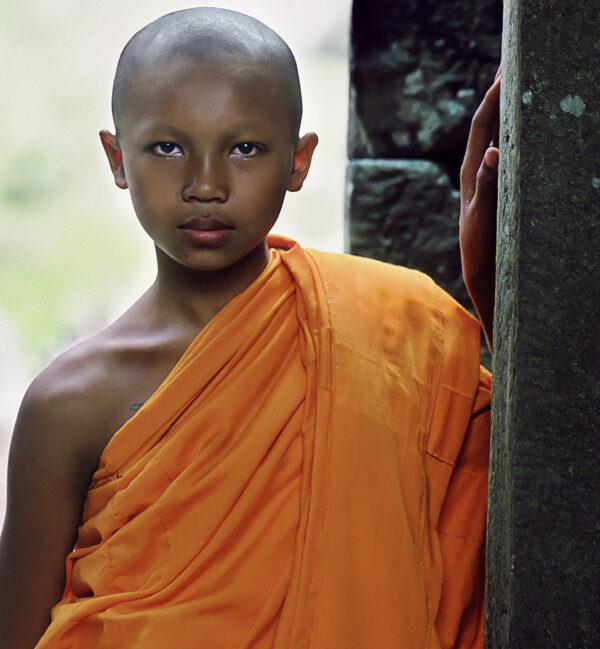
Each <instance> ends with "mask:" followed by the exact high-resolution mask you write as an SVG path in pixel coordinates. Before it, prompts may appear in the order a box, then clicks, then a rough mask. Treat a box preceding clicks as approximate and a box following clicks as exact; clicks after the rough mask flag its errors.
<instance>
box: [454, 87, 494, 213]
mask: <svg viewBox="0 0 600 649" xmlns="http://www.w3.org/2000/svg"><path fill="white" fill-rule="evenodd" d="M500 81H501V77H500V76H499V77H498V78H497V79H496V81H494V84H493V85H492V87H491V88H490V89H489V90H488V91H487V93H486V94H485V97H484V99H483V101H482V102H481V105H480V106H479V108H478V109H477V112H476V113H475V115H474V117H473V120H472V122H471V130H470V132H469V139H468V141H467V150H466V153H465V159H464V161H463V165H462V168H461V192H462V193H463V197H464V199H465V200H467V201H470V200H471V198H472V196H473V193H474V191H475V176H476V174H477V170H478V169H479V167H480V165H481V162H482V159H483V156H484V154H485V152H486V150H487V149H488V147H489V145H490V142H491V141H492V139H493V138H494V131H495V128H496V125H497V123H498V115H499V112H500Z"/></svg>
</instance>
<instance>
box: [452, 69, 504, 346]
mask: <svg viewBox="0 0 600 649" xmlns="http://www.w3.org/2000/svg"><path fill="white" fill-rule="evenodd" d="M500 80H501V70H500V68H498V72H497V73H496V78H495V80H494V83H493V85H492V87H491V88H490V89H489V90H488V91H487V93H486V95H485V97H484V99H483V101H482V102H481V105H480V106H479V108H478V109H477V112H476V113H475V115H474V117H473V121H472V122H471V131H470V133H469V140H468V142H467V150H466V153H465V158H464V161H463V164H462V168H461V171H460V220H459V230H460V251H461V260H462V269H463V278H464V281H465V285H466V287H467V291H468V292H469V295H470V296H471V300H472V302H473V306H474V307H475V310H476V311H477V314H478V315H479V319H480V321H481V324H482V326H483V331H484V333H485V337H486V340H487V343H488V347H489V348H490V352H492V353H493V325H494V301H495V295H494V291H495V281H496V210H497V204H498V161H499V155H500V152H499V150H498V130H499V117H500Z"/></svg>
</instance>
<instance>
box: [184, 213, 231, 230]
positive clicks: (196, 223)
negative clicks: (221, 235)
mask: <svg viewBox="0 0 600 649" xmlns="http://www.w3.org/2000/svg"><path fill="white" fill-rule="evenodd" d="M179 229H180V230H198V231H200V232H211V231H213V230H233V228H232V226H230V225H227V223H223V221H219V219H215V218H213V217H212V216H208V217H201V216H196V217H194V218H191V219H189V220H188V221H186V222H185V223H183V224H182V225H180V226H179Z"/></svg>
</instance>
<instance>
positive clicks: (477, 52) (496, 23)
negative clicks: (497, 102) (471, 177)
mask: <svg viewBox="0 0 600 649" xmlns="http://www.w3.org/2000/svg"><path fill="white" fill-rule="evenodd" d="M501 23H502V5H501V0H444V1H443V2H440V0H354V6H353V11H352V34H351V62H350V126H349V136H348V156H349V159H350V160H349V165H348V201H347V238H348V241H347V248H348V250H349V252H351V253H353V254H358V255H364V256H369V257H375V258H378V259H382V260H384V261H390V262H392V263H396V264H402V265H405V266H410V267H413V268H418V269H420V270H423V271H425V272H426V273H428V274H430V275H431V276H432V277H433V278H434V279H435V280H436V281H437V282H438V283H439V284H441V285H442V286H443V287H444V288H445V289H446V290H448V291H449V292H450V293H452V294H453V295H454V296H455V297H456V298H457V299H458V300H459V301H460V302H461V303H463V304H464V305H465V306H467V307H468V308H470V307H471V303H470V300H469V298H468V295H467V293H466V289H465V288H464V285H463V282H462V277H461V272H460V252H459V248H458V213H459V194H458V184H459V170H460V164H461V162H462V157H463V154H464V150H465V145H466V141H467V135H468V132H469V126H470V122H471V117H472V115H473V112H474V111H475V109H476V107H477V106H478V104H479V102H480V101H481V99H482V97H483V95H484V94H485V91H486V89H487V88H488V87H489V85H490V84H491V82H492V80H493V78H494V74H495V72H496V69H497V67H498V62H499V60H500V32H501Z"/></svg>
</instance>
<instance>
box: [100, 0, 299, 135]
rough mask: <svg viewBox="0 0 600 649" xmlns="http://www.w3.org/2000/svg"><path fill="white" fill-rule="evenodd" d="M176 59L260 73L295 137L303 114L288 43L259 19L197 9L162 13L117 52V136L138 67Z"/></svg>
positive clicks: (114, 103) (114, 107)
mask: <svg viewBox="0 0 600 649" xmlns="http://www.w3.org/2000/svg"><path fill="white" fill-rule="evenodd" d="M177 57H192V58H197V59H199V60H202V61H205V62H208V63H210V64H213V65H214V66H215V73H216V74H218V70H219V67H222V66H224V65H228V66H232V65H233V66H235V67H238V68H239V69H240V71H244V70H248V71H249V72H254V73H255V74H257V75H260V76H262V77H264V76H265V75H268V77H269V78H270V79H272V80H273V81H274V82H275V83H276V87H277V88H278V90H279V92H280V93H281V97H282V99H283V101H284V105H285V106H286V107H287V109H288V114H289V115H288V116H289V119H290V124H291V128H292V132H293V134H294V137H297V136H298V132H299V129H300V120H301V118H302V96H301V93H300V81H299V78H298V68H297V66H296V60H295V59H294V55H293V54H292V51H291V50H290V48H289V47H288V45H287V43H286V42H285V41H284V40H283V39H282V38H281V37H280V36H279V35H278V34H277V33H275V32H274V31H273V30H272V29H270V28H269V27H267V26H266V25H265V24H264V23H262V22H260V21H259V20H256V19H255V18H252V17H251V16H247V15H246V14H242V13H239V12H237V11H230V10H227V9H219V8H215V7H196V8H193V9H183V10H181V11H175V12H173V13H169V14H166V15H165V16H162V17H161V18H158V19H157V20H155V21H154V22H152V23H150V24H149V25H146V27H144V28H142V29H141V30H140V31H139V32H137V33H136V34H134V35H133V36H132V38H131V39H130V40H129V42H128V43H127V44H126V45H125V48H124V49H123V51H122V52H121V56H120V58H119V63H118V65H117V70H116V73H115V79H114V82H113V91H112V114H113V120H114V123H115V128H116V130H117V135H119V130H120V126H122V124H123V115H124V114H125V112H126V111H127V109H128V105H129V102H128V99H129V97H130V89H131V86H132V84H133V81H134V79H135V78H136V76H137V73H139V72H140V71H141V70H142V69H144V68H146V69H148V67H150V68H151V67H154V66H156V65H158V64H161V63H164V62H166V61H168V60H172V59H173V58H177Z"/></svg>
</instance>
